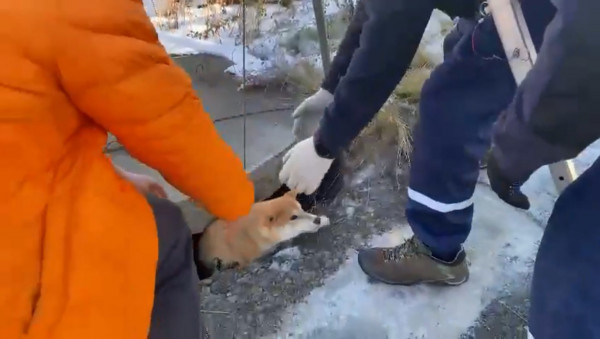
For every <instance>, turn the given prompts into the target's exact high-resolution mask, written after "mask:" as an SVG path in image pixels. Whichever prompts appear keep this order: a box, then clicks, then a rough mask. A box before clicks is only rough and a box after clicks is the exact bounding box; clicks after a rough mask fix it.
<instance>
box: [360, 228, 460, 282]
mask: <svg viewBox="0 0 600 339" xmlns="http://www.w3.org/2000/svg"><path fill="white" fill-rule="evenodd" d="M358 264H359V265H360V268H361V269H362V270H363V271H364V272H365V273H366V274H367V275H368V276H369V277H371V278H372V279H375V280H378V281H381V282H384V283H386V284H391V285H414V284H420V283H429V284H442V285H454V286H455V285H460V284H462V283H464V282H466V281H467V280H468V279H469V268H468V267H467V261H466V255H465V251H464V249H462V248H461V250H460V252H459V253H458V254H457V255H456V257H455V258H454V260H453V261H452V262H446V261H442V260H440V259H437V258H435V257H433V256H432V254H431V251H430V250H429V249H428V248H427V247H426V246H425V245H424V244H423V243H422V242H420V241H419V240H418V239H417V238H416V237H414V236H413V237H412V238H410V239H408V240H407V241H406V242H405V243H404V244H402V245H400V246H397V247H393V248H370V249H366V250H361V251H360V252H359V253H358Z"/></svg>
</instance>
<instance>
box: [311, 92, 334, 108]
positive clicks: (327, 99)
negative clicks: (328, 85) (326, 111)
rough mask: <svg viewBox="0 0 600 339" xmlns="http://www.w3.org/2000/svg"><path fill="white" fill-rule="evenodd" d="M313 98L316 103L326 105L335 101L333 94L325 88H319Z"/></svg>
mask: <svg viewBox="0 0 600 339" xmlns="http://www.w3.org/2000/svg"><path fill="white" fill-rule="evenodd" d="M313 98H314V101H315V103H316V104H320V105H322V106H323V107H325V106H327V105H329V104H330V103H331V102H332V101H333V94H331V93H329V92H328V91H327V90H325V89H323V88H319V90H318V91H317V93H315V94H313Z"/></svg>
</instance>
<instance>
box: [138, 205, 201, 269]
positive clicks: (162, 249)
mask: <svg viewBox="0 0 600 339" xmlns="http://www.w3.org/2000/svg"><path fill="white" fill-rule="evenodd" d="M146 198H147V200H148V203H149V204H150V206H151V207H152V211H153V213H154V219H155V222H156V230H157V234H158V251H159V261H160V260H161V258H164V256H165V255H166V254H167V253H168V252H170V251H171V250H172V249H174V248H182V249H183V248H186V247H187V245H188V243H189V244H191V241H192V240H191V239H192V234H191V230H190V228H189V227H188V225H187V223H186V221H185V219H184V217H183V213H182V211H181V208H179V206H177V204H175V203H174V202H172V201H170V200H167V199H161V198H157V197H154V196H147V197H146Z"/></svg>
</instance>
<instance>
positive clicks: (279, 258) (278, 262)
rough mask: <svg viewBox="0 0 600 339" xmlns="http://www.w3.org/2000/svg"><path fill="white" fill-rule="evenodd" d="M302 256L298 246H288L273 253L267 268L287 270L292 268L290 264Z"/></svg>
mask: <svg viewBox="0 0 600 339" xmlns="http://www.w3.org/2000/svg"><path fill="white" fill-rule="evenodd" d="M301 257H302V253H301V252H300V249H298V247H288V248H285V249H283V250H281V251H279V252H277V253H275V255H273V262H272V263H271V266H269V269H271V270H277V271H282V272H287V271H289V270H290V269H291V268H292V265H293V264H294V263H295V262H296V261H298V260H299V259H300V258H301Z"/></svg>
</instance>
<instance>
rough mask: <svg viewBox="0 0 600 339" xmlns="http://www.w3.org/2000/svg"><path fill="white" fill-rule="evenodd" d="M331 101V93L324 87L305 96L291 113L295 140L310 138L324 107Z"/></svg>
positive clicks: (317, 125)
mask: <svg viewBox="0 0 600 339" xmlns="http://www.w3.org/2000/svg"><path fill="white" fill-rule="evenodd" d="M332 101H333V95H332V94H331V93H329V92H328V91H326V90H324V89H322V88H321V89H319V90H318V91H317V92H316V93H315V94H313V95H312V96H310V97H308V98H306V99H305V100H304V101H302V103H301V104H300V105H299V106H298V107H297V108H296V110H294V113H292V118H294V127H293V128H292V131H293V132H294V136H295V137H296V140H298V141H299V140H304V139H307V138H310V137H311V136H312V135H313V134H314V133H315V131H316V130H317V128H318V127H319V121H321V117H322V116H323V113H324V112H325V108H326V107H327V105H329V104H330V103H331V102H332Z"/></svg>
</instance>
